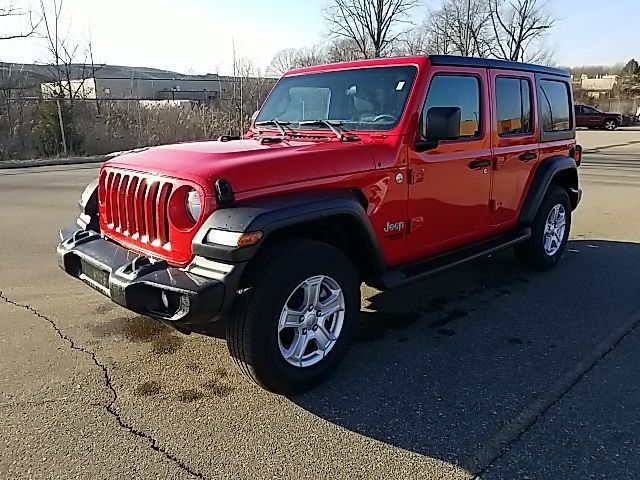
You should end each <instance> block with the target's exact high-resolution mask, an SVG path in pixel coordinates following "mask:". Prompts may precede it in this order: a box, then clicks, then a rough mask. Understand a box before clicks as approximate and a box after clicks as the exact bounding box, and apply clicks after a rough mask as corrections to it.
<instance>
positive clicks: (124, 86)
mask: <svg viewBox="0 0 640 480" xmlns="http://www.w3.org/2000/svg"><path fill="white" fill-rule="evenodd" d="M90 73H91V70H88V68H87V67H84V68H81V67H77V68H76V69H75V71H74V72H73V74H72V75H71V77H72V80H71V81H70V82H68V83H67V82H66V81H63V82H62V88H63V90H65V91H67V92H68V91H69V89H71V91H72V92H73V93H74V96H77V97H80V98H98V99H103V100H171V101H179V100H186V101H197V102H204V103H207V102H215V101H217V100H220V99H228V98H232V96H233V94H234V90H235V92H236V95H238V94H239V92H238V87H239V83H240V78H236V77H230V76H222V75H218V74H214V73H209V74H206V75H183V74H180V73H176V72H170V71H164V70H159V69H152V68H144V67H120V66H113V65H105V66H101V67H99V68H96V69H95V73H94V74H92V75H89V74H90ZM243 80H244V81H245V82H246V83H249V84H250V83H251V82H266V83H267V84H273V83H274V82H275V80H273V79H267V78H248V79H246V78H245V79H243ZM246 83H245V85H246ZM57 88H58V85H57V84H56V83H55V82H51V80H48V81H45V82H42V83H41V84H40V90H41V94H42V95H43V96H45V97H47V96H49V97H50V96H53V95H54V94H55V93H56V90H57ZM76 92H77V93H76Z"/></svg>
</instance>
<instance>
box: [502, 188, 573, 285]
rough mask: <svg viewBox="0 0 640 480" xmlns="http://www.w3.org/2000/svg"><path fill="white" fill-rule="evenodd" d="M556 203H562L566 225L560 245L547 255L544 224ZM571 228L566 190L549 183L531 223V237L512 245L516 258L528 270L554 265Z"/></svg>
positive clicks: (544, 268) (539, 270)
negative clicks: (551, 253)
mask: <svg viewBox="0 0 640 480" xmlns="http://www.w3.org/2000/svg"><path fill="white" fill-rule="evenodd" d="M556 205H562V207H563V208H564V212H565V218H566V226H565V230H564V236H563V238H562V241H561V242H560V247H559V248H558V250H557V251H556V252H555V253H554V254H553V255H549V254H548V253H547V252H546V251H545V247H544V242H545V226H546V223H547V217H548V216H549V214H550V212H551V210H552V209H553V208H554V207H555V206H556ZM570 230H571V202H570V201H569V195H568V194H567V191H566V190H565V189H564V188H562V187H559V186H558V185H551V186H550V187H549V190H548V191H547V194H546V195H545V197H544V199H543V200H542V203H541V205H540V208H539V209H538V213H536V216H535V218H534V220H533V223H532V224H531V238H530V239H529V240H527V241H526V242H523V243H520V244H518V245H516V246H515V247H514V251H515V254H516V258H517V259H518V260H519V261H520V263H521V264H522V265H523V266H525V267H526V268H528V269H530V270H535V271H538V272H542V271H545V270H549V269H550V268H552V267H554V266H555V265H556V264H557V263H558V261H559V260H560V257H562V254H563V252H564V249H565V247H566V246H567V241H568V239H569V232H570Z"/></svg>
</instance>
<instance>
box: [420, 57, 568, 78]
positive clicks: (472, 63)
mask: <svg viewBox="0 0 640 480" xmlns="http://www.w3.org/2000/svg"><path fill="white" fill-rule="evenodd" d="M429 59H430V60H431V64H432V65H451V66H455V67H480V68H500V69H503V70H521V71H525V72H535V73H545V74H547V75H557V76H561V77H568V76H569V73H568V72H567V71H566V70H562V69H561V68H554V67H545V66H543V65H535V64H533V63H521V62H512V61H509V60H496V59H493V58H477V57H460V56H456V55H429Z"/></svg>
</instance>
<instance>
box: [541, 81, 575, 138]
mask: <svg viewBox="0 0 640 480" xmlns="http://www.w3.org/2000/svg"><path fill="white" fill-rule="evenodd" d="M539 104H540V118H541V120H542V131H543V132H559V131H565V130H571V115H570V113H569V111H570V101H569V86H568V85H567V83H566V82H562V81H559V80H558V81H556V80H541V81H540V99H539Z"/></svg>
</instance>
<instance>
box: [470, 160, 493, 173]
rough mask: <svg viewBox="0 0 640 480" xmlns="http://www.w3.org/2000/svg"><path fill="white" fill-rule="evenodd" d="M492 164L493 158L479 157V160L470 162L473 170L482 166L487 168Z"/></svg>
mask: <svg viewBox="0 0 640 480" xmlns="http://www.w3.org/2000/svg"><path fill="white" fill-rule="evenodd" d="M490 166H491V160H487V159H486V158H479V159H478V160H473V161H471V162H469V168H470V169H472V170H480V169H481V168H487V167H490Z"/></svg>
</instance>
